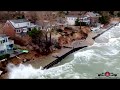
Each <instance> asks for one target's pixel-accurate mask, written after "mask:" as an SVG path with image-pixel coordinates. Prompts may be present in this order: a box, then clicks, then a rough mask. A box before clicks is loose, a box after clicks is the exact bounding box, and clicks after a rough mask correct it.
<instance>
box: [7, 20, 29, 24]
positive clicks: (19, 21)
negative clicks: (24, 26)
mask: <svg viewBox="0 0 120 90" xmlns="http://www.w3.org/2000/svg"><path fill="white" fill-rule="evenodd" d="M9 21H11V22H14V23H24V22H29V21H28V20H26V19H17V20H9Z"/></svg>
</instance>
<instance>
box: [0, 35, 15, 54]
mask: <svg viewBox="0 0 120 90" xmlns="http://www.w3.org/2000/svg"><path fill="white" fill-rule="evenodd" d="M8 38H9V37H8V36H6V35H4V34H1V35H0V55H2V54H5V53H7V52H8V51H9V50H12V49H13V45H14V41H13V40H9V39H8Z"/></svg>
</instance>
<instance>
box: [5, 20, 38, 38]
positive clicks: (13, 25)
mask: <svg viewBox="0 0 120 90" xmlns="http://www.w3.org/2000/svg"><path fill="white" fill-rule="evenodd" d="M33 28H40V26H38V25H35V24H33V23H31V22H30V21H28V20H26V19H17V20H7V22H6V23H5V25H4V27H3V32H4V34H6V35H8V36H10V37H15V36H24V35H26V34H27V32H28V31H31V30H32V29H33Z"/></svg>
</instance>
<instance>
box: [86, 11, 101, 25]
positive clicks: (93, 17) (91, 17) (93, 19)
mask: <svg viewBox="0 0 120 90" xmlns="http://www.w3.org/2000/svg"><path fill="white" fill-rule="evenodd" d="M84 16H86V17H87V18H88V19H89V20H90V25H91V26H97V23H98V22H99V17H101V16H100V14H98V13H93V12H87V13H86V14H85V15H84Z"/></svg>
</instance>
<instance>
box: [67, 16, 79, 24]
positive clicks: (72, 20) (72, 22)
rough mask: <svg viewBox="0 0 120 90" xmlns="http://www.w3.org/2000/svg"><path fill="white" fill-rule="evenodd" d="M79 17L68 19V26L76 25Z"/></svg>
mask: <svg viewBox="0 0 120 90" xmlns="http://www.w3.org/2000/svg"><path fill="white" fill-rule="evenodd" d="M76 19H77V17H67V24H68V25H75V21H76Z"/></svg>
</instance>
